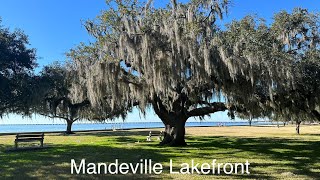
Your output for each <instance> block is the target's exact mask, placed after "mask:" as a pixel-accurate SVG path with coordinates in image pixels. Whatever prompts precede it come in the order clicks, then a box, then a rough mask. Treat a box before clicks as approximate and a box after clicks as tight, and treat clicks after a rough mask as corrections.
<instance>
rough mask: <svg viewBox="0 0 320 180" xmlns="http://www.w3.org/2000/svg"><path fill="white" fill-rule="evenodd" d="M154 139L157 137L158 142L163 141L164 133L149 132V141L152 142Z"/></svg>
mask: <svg viewBox="0 0 320 180" xmlns="http://www.w3.org/2000/svg"><path fill="white" fill-rule="evenodd" d="M152 137H157V140H159V141H162V137H163V133H162V131H160V132H152V131H150V132H149V136H147V141H151V138H152Z"/></svg>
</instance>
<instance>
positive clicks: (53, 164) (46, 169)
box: [0, 144, 169, 179]
mask: <svg viewBox="0 0 320 180" xmlns="http://www.w3.org/2000/svg"><path fill="white" fill-rule="evenodd" d="M49 146H51V147H52V146H54V147H52V148H49V149H37V150H35V151H19V152H7V153H0V159H1V164H0V169H1V171H2V172H1V176H2V177H3V178H15V179H20V178H21V179H29V178H31V179H32V178H36V179H38V178H41V179H42V178H46V179H70V178H76V179H82V178H83V179H100V178H101V179H103V178H112V179H117V178H120V179H122V178H129V179H131V178H135V179H148V178H152V179H156V178H157V176H155V175H149V174H138V175H133V174H127V175H110V174H103V175H81V174H80V175H75V174H73V175H72V174H71V164H70V161H71V159H74V160H75V161H76V163H77V165H79V164H80V161H81V159H85V160H86V163H90V162H92V163H101V162H102V163H107V164H108V163H112V162H115V159H118V160H119V164H120V163H122V162H125V163H129V162H132V163H138V162H140V159H152V160H154V161H158V162H162V161H167V160H168V158H169V157H167V156H165V155H162V154H161V153H159V152H157V151H154V150H152V149H140V148H117V147H110V146H98V145H52V144H49ZM4 148H6V147H1V149H4Z"/></svg>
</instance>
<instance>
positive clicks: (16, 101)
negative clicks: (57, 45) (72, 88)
mask: <svg viewBox="0 0 320 180" xmlns="http://www.w3.org/2000/svg"><path fill="white" fill-rule="evenodd" d="M28 45H29V41H28V37H27V36H26V35H25V34H24V33H23V32H22V31H21V30H15V31H13V32H11V31H10V30H9V29H8V28H4V27H3V26H2V25H1V18H0V116H1V115H2V114H3V113H11V112H12V113H22V114H29V107H30V103H29V99H28V98H29V97H30V93H31V92H30V89H31V88H30V87H31V84H30V82H31V81H30V80H31V76H32V73H33V69H34V68H35V67H36V62H35V61H36V53H35V49H32V48H28Z"/></svg>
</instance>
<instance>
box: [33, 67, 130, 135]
mask: <svg viewBox="0 0 320 180" xmlns="http://www.w3.org/2000/svg"><path fill="white" fill-rule="evenodd" d="M74 74H75V73H74V69H73V66H72V65H71V64H66V65H61V64H59V63H57V62H56V63H53V64H51V65H49V66H45V67H44V68H43V70H42V71H41V73H40V75H39V76H35V77H34V82H33V85H34V86H33V88H34V91H33V92H34V93H33V100H32V104H33V105H34V106H33V112H34V113H38V114H41V115H44V116H47V117H50V118H60V119H64V120H65V121H66V122H67V129H66V132H65V133H66V134H72V133H73V132H72V124H73V123H74V122H76V121H78V120H94V121H104V120H106V119H111V118H114V117H118V116H120V115H122V113H123V112H126V111H125V110H121V109H120V108H117V109H115V110H114V111H112V112H111V111H107V113H104V114H102V113H100V112H99V111H97V110H94V109H93V108H92V107H91V105H90V102H89V100H88V99H87V98H83V99H77V98H75V99H71V98H70V97H71V94H70V93H72V92H70V90H69V89H70V88H71V86H72V84H71V82H73V84H76V82H77V80H78V77H75V76H74ZM83 88H85V87H83ZM116 110H117V111H116ZM111 113H112V115H111Z"/></svg>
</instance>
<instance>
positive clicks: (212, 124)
mask: <svg viewBox="0 0 320 180" xmlns="http://www.w3.org/2000/svg"><path fill="white" fill-rule="evenodd" d="M139 123H153V122H135V123H131V122H130V123H127V124H139ZM156 123H157V125H158V126H155V127H121V126H118V127H116V128H114V129H112V128H108V129H107V128H105V129H87V130H76V129H75V130H73V132H74V133H83V132H113V131H122V130H123V131H128V130H146V129H159V128H164V126H163V124H162V122H156ZM106 124H107V123H103V124H102V125H106ZM108 124H109V125H121V124H126V123H108ZM29 125H30V126H41V125H43V126H57V125H56V124H39V125H34V124H29ZM76 125H92V124H91V123H90V124H86V123H85V124H75V126H76ZM220 125H221V126H223V127H235V126H249V123H248V122H245V121H244V122H239V121H234V122H232V121H229V122H212V121H210V122H188V124H187V125H186V128H190V127H219V126H220ZM271 125H276V124H275V123H274V122H265V121H259V122H257V121H255V122H254V123H252V126H271ZM1 126H2V125H0V128H1ZM6 126H7V127H8V126H10V125H6ZM12 126H20V125H16V124H13V125H12ZM21 126H27V125H24V124H23V125H21ZM59 126H63V127H64V126H65V124H59ZM0 130H1V129H0ZM42 132H43V133H45V134H64V133H65V130H53V131H20V132H0V136H4V135H16V134H19V133H28V134H33V133H42Z"/></svg>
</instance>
